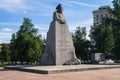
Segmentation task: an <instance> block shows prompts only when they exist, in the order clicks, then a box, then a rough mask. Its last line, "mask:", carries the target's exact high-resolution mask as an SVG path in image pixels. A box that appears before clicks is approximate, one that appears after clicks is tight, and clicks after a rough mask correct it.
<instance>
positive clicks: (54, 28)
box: [40, 4, 80, 65]
mask: <svg viewBox="0 0 120 80" xmlns="http://www.w3.org/2000/svg"><path fill="white" fill-rule="evenodd" d="M56 10H57V11H55V12H54V14H53V21H52V22H51V24H50V28H49V31H48V33H47V39H46V48H45V51H44V53H43V55H42V58H41V61H40V63H41V65H73V64H80V60H79V59H77V57H76V55H75V50H74V46H73V41H72V35H71V33H70V32H69V30H68V26H67V23H66V20H65V17H64V15H63V14H62V11H63V8H62V6H61V4H59V5H58V6H57V7H56Z"/></svg>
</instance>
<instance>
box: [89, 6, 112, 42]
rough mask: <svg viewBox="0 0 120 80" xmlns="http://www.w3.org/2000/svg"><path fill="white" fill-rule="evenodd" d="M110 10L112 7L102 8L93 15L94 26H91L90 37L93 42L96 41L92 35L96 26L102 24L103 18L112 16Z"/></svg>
mask: <svg viewBox="0 0 120 80" xmlns="http://www.w3.org/2000/svg"><path fill="white" fill-rule="evenodd" d="M109 8H110V6H100V7H99V8H98V10H94V11H93V12H92V13H93V26H91V29H90V35H89V37H90V41H91V42H93V41H94V38H93V37H94V36H93V35H92V33H93V32H94V26H95V25H99V24H101V20H102V18H106V17H110V16H111V15H110V14H109V12H108V9H109Z"/></svg>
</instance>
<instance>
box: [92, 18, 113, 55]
mask: <svg viewBox="0 0 120 80" xmlns="http://www.w3.org/2000/svg"><path fill="white" fill-rule="evenodd" d="M94 30H95V31H94V32H93V35H94V39H95V41H96V42H97V43H96V48H97V52H102V53H105V54H106V56H110V55H111V52H112V49H113V47H114V40H113V33H112V26H111V23H110V21H109V19H108V18H103V20H102V22H101V24H100V25H96V26H94Z"/></svg>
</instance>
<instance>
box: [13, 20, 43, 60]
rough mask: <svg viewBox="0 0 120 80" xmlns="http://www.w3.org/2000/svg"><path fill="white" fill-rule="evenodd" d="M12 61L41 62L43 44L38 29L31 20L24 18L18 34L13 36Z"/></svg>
mask: <svg viewBox="0 0 120 80" xmlns="http://www.w3.org/2000/svg"><path fill="white" fill-rule="evenodd" d="M11 49H12V55H11V56H12V60H13V61H14V60H15V61H20V62H24V61H27V62H39V60H40V57H41V54H42V51H43V42H42V40H41V35H38V29H36V28H35V27H34V25H33V24H32V23H31V20H30V19H29V18H24V21H23V24H22V25H21V26H20V29H19V30H18V32H16V33H14V34H12V39H11Z"/></svg>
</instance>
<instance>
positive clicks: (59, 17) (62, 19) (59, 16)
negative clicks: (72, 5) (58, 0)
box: [53, 4, 66, 24]
mask: <svg viewBox="0 0 120 80" xmlns="http://www.w3.org/2000/svg"><path fill="white" fill-rule="evenodd" d="M56 10H57V11H56V12H54V15H53V21H58V22H59V23H60V24H64V23H65V22H66V20H65V17H64V15H63V14H62V12H63V8H62V6H61V4H59V5H58V6H57V7H56Z"/></svg>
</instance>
